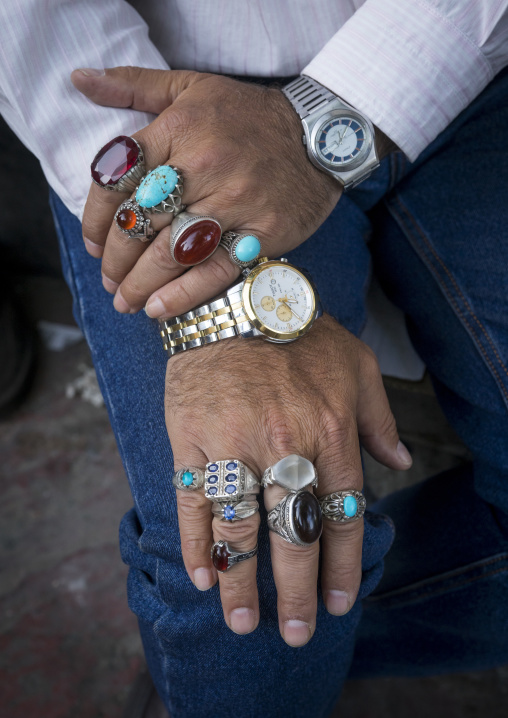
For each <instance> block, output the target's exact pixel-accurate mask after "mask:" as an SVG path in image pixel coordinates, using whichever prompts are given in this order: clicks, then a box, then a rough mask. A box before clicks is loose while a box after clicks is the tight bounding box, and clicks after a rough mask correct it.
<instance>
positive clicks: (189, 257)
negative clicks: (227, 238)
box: [170, 212, 222, 267]
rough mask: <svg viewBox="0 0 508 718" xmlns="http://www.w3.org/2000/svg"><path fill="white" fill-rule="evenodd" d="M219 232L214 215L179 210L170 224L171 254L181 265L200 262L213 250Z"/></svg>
mask: <svg viewBox="0 0 508 718" xmlns="http://www.w3.org/2000/svg"><path fill="white" fill-rule="evenodd" d="M221 234H222V230H221V226H220V224H219V222H218V220H216V219H215V217H209V216H205V215H200V214H193V213H192V212H181V213H180V214H179V215H178V217H176V219H174V220H173V223H172V224H171V244H170V251H171V256H172V257H173V259H174V260H175V262H177V263H178V264H181V265H182V266H183V267H192V266H194V265H195V264H201V262H204V261H205V259H208V257H211V256H212V254H213V253H214V252H215V250H216V249H217V247H218V246H219V242H220V238H221Z"/></svg>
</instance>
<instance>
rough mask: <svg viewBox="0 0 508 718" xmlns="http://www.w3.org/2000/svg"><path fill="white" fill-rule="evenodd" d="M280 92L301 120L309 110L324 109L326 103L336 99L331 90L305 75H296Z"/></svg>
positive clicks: (308, 113)
mask: <svg viewBox="0 0 508 718" xmlns="http://www.w3.org/2000/svg"><path fill="white" fill-rule="evenodd" d="M282 92H283V93H284V94H285V95H286V97H287V98H288V100H289V101H290V103H291V104H292V105H293V107H294V108H295V110H296V112H297V113H298V115H299V116H300V119H302V120H303V119H304V118H305V117H307V115H310V113H311V112H315V111H316V110H319V109H321V108H323V109H324V108H325V107H326V105H328V103H330V102H333V101H334V100H337V96H336V95H334V94H333V92H331V91H330V90H328V89H327V88H326V87H323V85H320V84H319V82H316V80H313V79H312V77H307V75H300V77H297V78H296V80H293V82H290V83H289V85H286V86H285V87H283V88H282Z"/></svg>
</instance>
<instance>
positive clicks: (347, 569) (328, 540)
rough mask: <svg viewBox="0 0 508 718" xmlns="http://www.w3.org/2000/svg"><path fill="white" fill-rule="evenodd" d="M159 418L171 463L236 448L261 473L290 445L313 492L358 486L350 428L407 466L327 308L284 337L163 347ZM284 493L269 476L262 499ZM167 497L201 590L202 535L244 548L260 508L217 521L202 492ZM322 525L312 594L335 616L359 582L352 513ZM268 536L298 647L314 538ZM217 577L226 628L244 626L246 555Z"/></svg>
mask: <svg viewBox="0 0 508 718" xmlns="http://www.w3.org/2000/svg"><path fill="white" fill-rule="evenodd" d="M218 367H220V371H217V368H218ZM166 425H167V428H168V433H169V437H170V439H171V443H172V446H173V452H174V457H175V468H176V469H179V468H183V467H184V466H196V467H204V466H205V464H206V463H207V462H208V461H217V460H221V459H226V458H237V459H240V460H241V461H244V462H245V463H246V464H247V465H248V466H249V467H250V468H251V469H252V470H253V471H254V472H255V473H256V474H257V475H258V476H261V475H262V473H263V471H264V470H265V469H266V468H268V467H269V466H272V465H273V464H275V463H276V462H277V461H279V460H280V459H281V458H283V457H284V456H287V455H289V454H299V455H301V456H304V457H306V458H308V459H309V460H310V461H312V462H313V463H314V464H315V466H316V469H317V472H318V479H319V483H318V486H317V488H316V489H315V490H314V491H315V493H316V494H317V496H324V495H325V494H328V493H331V492H332V491H340V490H343V489H356V490H361V488H362V484H363V480H362V466H361V459H360V446H359V441H358V438H360V441H361V442H362V444H363V445H364V446H365V448H366V449H367V450H368V451H369V453H371V454H372V456H374V457H375V458H376V459H377V460H378V461H380V462H382V463H383V464H385V465H386V466H389V467H390V468H393V469H397V470H403V469H407V468H409V466H410V465H411V458H410V456H409V454H408V452H407V450H406V449H405V447H404V446H403V445H402V444H401V443H400V442H399V438H398V434H397V429H396V426H395V421H394V418H393V416H392V414H391V411H390V408H389V406H388V400H387V398H386V394H385V391H384V388H383V384H382V380H381V375H380V372H379V368H378V365H377V362H376V359H375V357H374V355H373V353H372V352H371V351H370V349H369V348H368V347H366V345H365V344H363V343H362V342H360V341H359V340H358V339H356V338H355V337H354V336H353V335H351V334H350V333H349V332H348V331H346V330H345V329H344V328H343V327H341V326H339V325H338V324H337V322H335V321H334V320H333V319H332V318H331V317H329V316H327V315H325V316H323V317H322V318H320V319H318V320H317V322H316V324H315V325H314V327H313V329H312V331H311V332H310V333H309V334H308V335H307V336H305V337H303V338H302V339H300V340H298V341H297V342H294V343H292V344H289V345H285V346H277V345H275V344H270V343H267V342H264V341H262V340H259V339H242V338H235V339H231V340H228V341H225V342H218V343H216V344H211V345H209V346H207V347H204V348H201V349H196V350H192V351H188V352H185V353H183V354H179V355H176V356H174V357H172V358H171V359H170V360H169V362H168V368H167V375H166ZM284 494H285V491H284V489H282V488H281V487H279V486H269V487H268V488H267V489H265V491H264V500H265V505H266V507H267V509H268V510H270V509H272V508H273V507H274V506H275V505H276V504H277V503H278V502H279V501H280V500H281V499H282V497H283V496H284ZM177 499H178V515H179V522H180V533H181V539H182V553H183V559H184V562H185V566H186V568H187V571H188V574H189V576H190V578H191V580H192V581H193V582H194V583H195V584H196V586H197V587H198V588H200V589H201V590H204V589H207V588H210V587H211V586H212V585H213V584H214V583H215V581H216V577H217V574H216V572H215V569H214V568H213V566H212V563H211V560H210V547H211V544H212V533H213V540H214V541H218V540H220V539H223V540H226V541H228V542H230V543H231V545H232V547H233V548H234V549H235V550H237V551H248V550H250V549H252V548H253V547H254V546H255V545H256V542H257V532H258V527H259V521H260V519H259V514H258V513H257V514H255V515H254V516H252V517H250V518H247V519H244V520H242V521H238V522H237V523H233V524H228V523H227V522H225V521H219V520H218V519H217V518H213V520H212V512H211V509H212V504H211V501H209V500H208V499H207V498H206V497H205V495H204V492H203V491H192V492H185V491H177ZM323 523H324V526H323V536H322V541H321V547H322V552H323V562H322V579H321V582H322V590H323V598H324V601H325V604H326V607H327V609H328V611H329V612H330V613H332V614H334V615H341V614H344V613H346V612H347V611H348V610H349V609H350V608H351V607H352V605H353V604H354V602H355V600H356V596H357V593H358V588H359V585H360V580H361V556H362V537H363V521H362V520H358V521H355V522H353V523H349V524H344V525H341V524H336V523H334V522H332V521H328V520H324V522H323ZM270 541H271V553H272V566H273V572H274V578H275V583H276V586H277V592H278V613H279V627H280V632H281V635H282V636H283V638H284V640H285V641H286V642H287V643H289V644H290V645H293V646H301V645H303V644H304V643H307V641H308V640H309V639H310V638H311V636H312V634H313V632H314V629H315V622H316V609H317V576H318V558H319V542H318V543H315V544H314V545H312V546H310V547H299V546H294V545H292V544H289V543H287V542H285V541H284V540H283V539H282V538H281V537H280V536H278V535H276V534H274V533H270ZM219 584H220V592H221V600H222V605H223V609H224V617H225V620H226V622H227V624H228V626H230V628H231V629H232V630H234V631H235V632H237V633H249V632H250V631H252V630H254V629H255V628H256V626H257V624H258V621H259V606H258V595H257V587H256V559H255V558H253V559H249V560H247V561H245V562H243V563H241V564H238V565H237V566H235V567H234V568H233V569H232V570H231V571H229V572H228V573H225V574H221V575H220V576H219Z"/></svg>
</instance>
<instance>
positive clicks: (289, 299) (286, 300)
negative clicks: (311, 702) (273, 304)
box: [277, 296, 298, 304]
mask: <svg viewBox="0 0 508 718" xmlns="http://www.w3.org/2000/svg"><path fill="white" fill-rule="evenodd" d="M277 301H278V302H282V303H283V304H285V303H286V302H291V303H292V304H298V301H297V300H296V299H293V297H287V296H285V297H280V298H279V299H278V300H277Z"/></svg>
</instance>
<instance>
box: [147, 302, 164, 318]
mask: <svg viewBox="0 0 508 718" xmlns="http://www.w3.org/2000/svg"><path fill="white" fill-rule="evenodd" d="M145 312H146V313H147V314H148V316H149V317H152V319H157V317H161V316H162V315H163V314H165V313H166V307H165V306H164V304H163V303H162V300H160V299H159V297H154V298H153V299H149V300H148V302H147V303H146V307H145Z"/></svg>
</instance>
